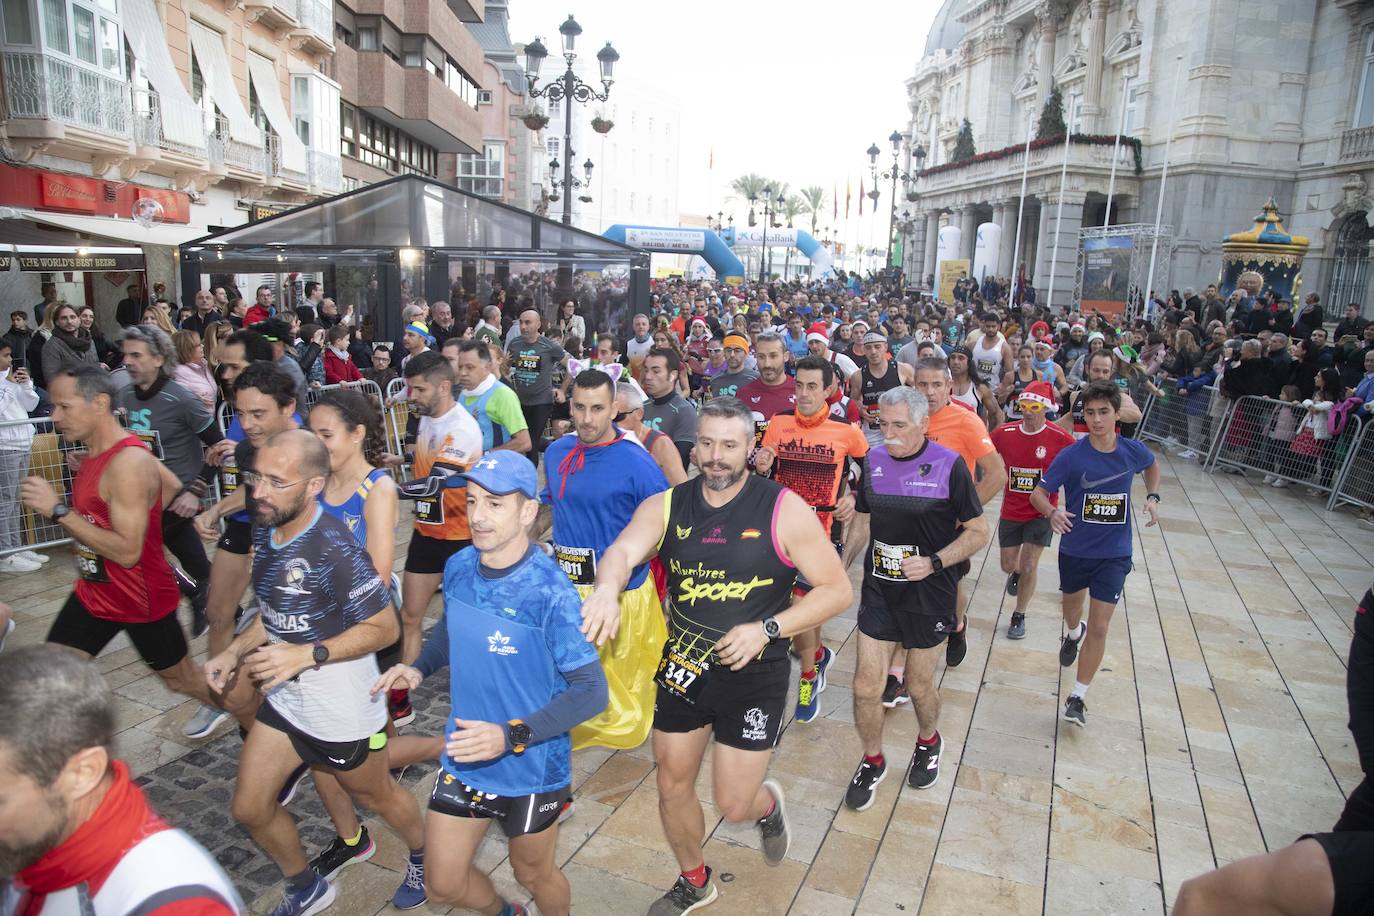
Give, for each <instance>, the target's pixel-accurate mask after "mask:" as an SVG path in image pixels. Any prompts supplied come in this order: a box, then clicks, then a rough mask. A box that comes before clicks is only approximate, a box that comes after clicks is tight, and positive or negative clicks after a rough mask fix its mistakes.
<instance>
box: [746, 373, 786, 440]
mask: <svg viewBox="0 0 1374 916" xmlns="http://www.w3.org/2000/svg"><path fill="white" fill-rule="evenodd" d="M735 397H737V398H739V399H740V400H741V401H743V402H744V406H745V407H748V408H749V410H750V411H752V412H753V414H754V447H755V448H757V447H758V446H760V445H762V444H763V434H764V433H766V432H768V421H769V420H772V419H773V415H774V414H776V413H777V412H779V411H781V410H791V409H792V408H793V407H796V406H797V380H796V379H794V378H792V377H791V376H790V375H789V376H783V382H782V384H780V385H765V384H764V382H763V379H761V378H756V379H754V380H753V381H752V382H750V383H749V384H747V385H745V386H744V387H743V388H741V389H740V390H739V391H738V392H737V393H736V394H735Z"/></svg>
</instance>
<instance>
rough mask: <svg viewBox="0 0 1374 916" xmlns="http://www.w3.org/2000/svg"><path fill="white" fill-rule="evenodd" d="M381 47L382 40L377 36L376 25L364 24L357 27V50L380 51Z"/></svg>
mask: <svg viewBox="0 0 1374 916" xmlns="http://www.w3.org/2000/svg"><path fill="white" fill-rule="evenodd" d="M381 48H382V42H381V39H380V38H378V36H377V27H376V26H366V27H360V28H359V29H358V50H359V51H380V50H381Z"/></svg>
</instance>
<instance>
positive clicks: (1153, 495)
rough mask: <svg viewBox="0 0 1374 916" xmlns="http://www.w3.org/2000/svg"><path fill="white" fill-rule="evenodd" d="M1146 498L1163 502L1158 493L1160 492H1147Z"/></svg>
mask: <svg viewBox="0 0 1374 916" xmlns="http://www.w3.org/2000/svg"><path fill="white" fill-rule="evenodd" d="M1145 499H1146V500H1147V501H1148V500H1151V499H1153V500H1154V501H1155V502H1157V503H1158V502H1162V500H1161V499H1160V498H1159V494H1158V493H1146V494H1145Z"/></svg>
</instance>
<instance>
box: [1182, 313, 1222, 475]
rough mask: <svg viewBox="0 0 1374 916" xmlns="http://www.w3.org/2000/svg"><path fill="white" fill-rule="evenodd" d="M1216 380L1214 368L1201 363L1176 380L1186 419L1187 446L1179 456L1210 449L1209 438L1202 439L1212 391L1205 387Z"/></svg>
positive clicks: (1193, 455) (1190, 456) (1187, 457)
mask: <svg viewBox="0 0 1374 916" xmlns="http://www.w3.org/2000/svg"><path fill="white" fill-rule="evenodd" d="M1184 333H1186V332H1184ZM1188 336H1190V337H1191V336H1192V335H1191V334H1190V335H1188ZM1216 381H1217V373H1216V370H1215V369H1213V368H1212V367H1210V366H1202V365H1196V366H1193V368H1192V370H1191V372H1190V374H1189V375H1187V376H1183V377H1180V378H1179V380H1178V383H1177V384H1178V394H1179V396H1180V397H1182V398H1184V399H1185V400H1184V403H1183V413H1184V416H1185V417H1186V418H1187V421H1188V430H1187V448H1186V449H1185V450H1184V451H1182V452H1179V455H1178V457H1179V458H1182V459H1184V460H1192V459H1194V458H1199V457H1205V456H1206V455H1207V453H1208V451H1210V443H1211V439H1210V437H1208V438H1205V439H1204V436H1203V428H1204V427H1205V426H1206V425H1207V418H1208V412H1207V408H1208V407H1209V406H1211V399H1212V392H1211V391H1209V390H1207V389H1208V388H1209V386H1212V385H1215V384H1216Z"/></svg>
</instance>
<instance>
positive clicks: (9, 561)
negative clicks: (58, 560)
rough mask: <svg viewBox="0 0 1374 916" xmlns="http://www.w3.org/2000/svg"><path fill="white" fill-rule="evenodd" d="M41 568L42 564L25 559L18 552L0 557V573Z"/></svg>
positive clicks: (21, 571) (23, 571)
mask: <svg viewBox="0 0 1374 916" xmlns="http://www.w3.org/2000/svg"><path fill="white" fill-rule="evenodd" d="M42 568H43V564H41V563H35V562H33V561H32V560H26V559H24V558H23V557H21V556H19V555H18V554H10V555H9V556H7V557H3V558H0V573H26V572H33V571H34V570H36V569H42Z"/></svg>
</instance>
